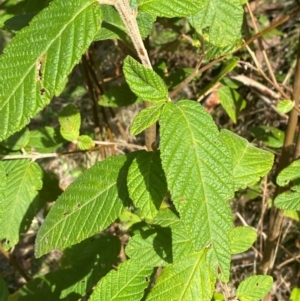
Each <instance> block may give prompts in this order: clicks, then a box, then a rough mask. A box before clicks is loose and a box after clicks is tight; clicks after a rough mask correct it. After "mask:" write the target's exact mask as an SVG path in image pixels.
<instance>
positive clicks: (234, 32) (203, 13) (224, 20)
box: [189, 0, 244, 47]
mask: <svg viewBox="0 0 300 301" xmlns="http://www.w3.org/2000/svg"><path fill="white" fill-rule="evenodd" d="M204 2H205V5H204V7H203V5H202V7H201V9H200V10H198V12H197V13H196V14H195V15H193V16H191V17H189V21H190V23H191V25H192V26H193V27H194V28H195V29H196V31H197V32H198V33H200V34H203V36H204V38H205V40H207V41H208V42H209V43H211V44H213V45H215V46H218V47H225V46H228V45H231V44H234V43H235V42H236V41H237V40H238V39H239V38H240V37H241V26H242V23H243V14H244V11H243V7H242V5H241V3H240V0H205V1H204Z"/></svg>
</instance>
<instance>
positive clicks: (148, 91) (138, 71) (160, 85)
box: [123, 56, 168, 102]
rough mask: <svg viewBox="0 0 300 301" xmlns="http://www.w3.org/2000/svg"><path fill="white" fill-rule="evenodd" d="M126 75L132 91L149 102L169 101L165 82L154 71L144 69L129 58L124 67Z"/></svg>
mask: <svg viewBox="0 0 300 301" xmlns="http://www.w3.org/2000/svg"><path fill="white" fill-rule="evenodd" d="M123 71H124V75H125V78H126V81H127V83H128V84H129V86H130V89H131V90H132V91H133V92H134V93H135V94H136V95H137V96H139V97H141V98H143V99H144V100H147V101H153V102H157V101H161V100H168V89H167V87H166V85H165V84H164V82H163V80H162V79H161V78H160V77H159V75H158V74H156V73H155V71H153V70H152V69H149V68H146V67H144V66H143V65H142V64H140V63H138V62H137V61H136V60H134V59H133V58H132V57H130V56H127V57H126V59H125V60H124V66H123Z"/></svg>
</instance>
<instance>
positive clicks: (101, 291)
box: [89, 260, 153, 301]
mask: <svg viewBox="0 0 300 301" xmlns="http://www.w3.org/2000/svg"><path fill="white" fill-rule="evenodd" d="M152 270H153V269H152V268H150V267H148V266H144V265H141V264H140V263H139V262H138V261H134V260H127V261H125V262H123V263H122V264H120V265H119V266H118V269H117V270H112V271H111V272H109V273H108V274H107V275H106V276H105V277H104V278H103V279H101V281H100V282H99V283H98V285H97V286H96V288H95V290H94V291H93V293H92V295H91V297H90V299H89V300H90V301H108V300H110V301H123V300H130V301H140V300H141V299H142V297H143V294H144V289H145V288H146V287H147V286H148V285H149V278H150V275H151V273H152Z"/></svg>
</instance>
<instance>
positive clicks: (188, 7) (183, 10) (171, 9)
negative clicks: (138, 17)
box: [138, 0, 206, 18]
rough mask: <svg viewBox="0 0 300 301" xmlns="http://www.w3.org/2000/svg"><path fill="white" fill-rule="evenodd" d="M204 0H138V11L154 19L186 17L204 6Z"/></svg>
mask: <svg viewBox="0 0 300 301" xmlns="http://www.w3.org/2000/svg"><path fill="white" fill-rule="evenodd" d="M205 1H206V0H185V1H181V0H168V1H161V0H138V4H139V10H141V11H145V12H147V13H149V14H151V15H153V16H155V17H157V16H158V17H167V18H174V17H187V16H189V15H192V14H195V13H196V12H197V11H198V10H199V9H200V8H203V7H204V6H205Z"/></svg>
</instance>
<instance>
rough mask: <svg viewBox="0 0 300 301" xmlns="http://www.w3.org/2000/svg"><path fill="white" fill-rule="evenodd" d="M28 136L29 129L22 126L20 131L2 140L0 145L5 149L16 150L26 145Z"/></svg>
mask: <svg viewBox="0 0 300 301" xmlns="http://www.w3.org/2000/svg"><path fill="white" fill-rule="evenodd" d="M29 137H30V132H29V130H28V129H27V128H24V129H22V130H21V131H19V132H17V133H15V134H13V135H12V136H10V137H9V138H7V139H6V140H4V141H2V142H1V143H0V145H1V146H3V147H5V148H7V149H10V150H13V151H17V150H20V149H22V148H24V147H26V145H27V144H28V142H29Z"/></svg>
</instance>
